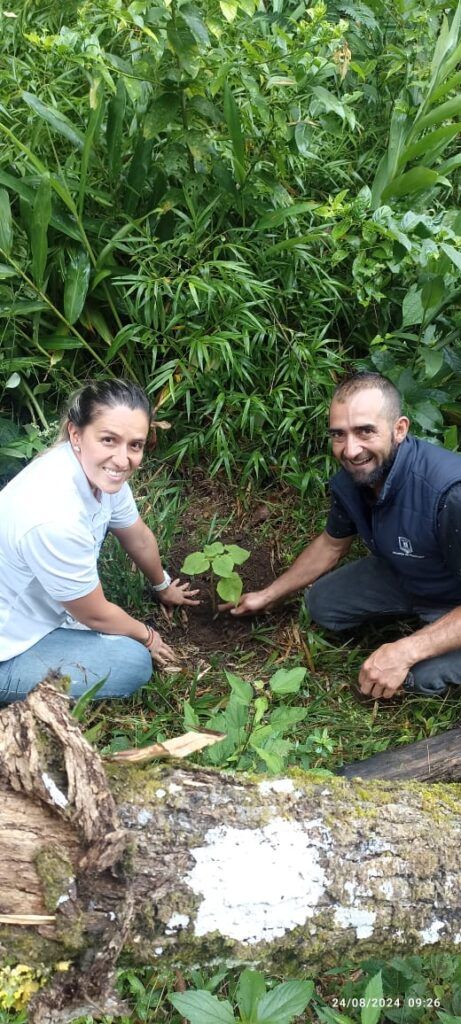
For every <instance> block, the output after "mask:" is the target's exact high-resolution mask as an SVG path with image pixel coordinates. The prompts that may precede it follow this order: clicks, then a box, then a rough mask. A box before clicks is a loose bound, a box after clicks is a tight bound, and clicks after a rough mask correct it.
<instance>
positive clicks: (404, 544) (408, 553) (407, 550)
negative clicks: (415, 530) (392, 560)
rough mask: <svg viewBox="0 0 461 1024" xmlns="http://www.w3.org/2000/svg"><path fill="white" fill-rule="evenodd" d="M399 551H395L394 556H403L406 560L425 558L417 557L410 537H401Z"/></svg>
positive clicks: (422, 556)
mask: <svg viewBox="0 0 461 1024" xmlns="http://www.w3.org/2000/svg"><path fill="white" fill-rule="evenodd" d="M399 549H400V550H399V551H393V552H392V554H393V555H403V556H404V557H406V558H424V555H415V553H414V551H413V544H412V543H411V540H409V539H408V537H399Z"/></svg>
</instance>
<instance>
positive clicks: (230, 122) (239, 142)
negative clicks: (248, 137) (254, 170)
mask: <svg viewBox="0 0 461 1024" xmlns="http://www.w3.org/2000/svg"><path fill="white" fill-rule="evenodd" d="M224 117H225V119H226V124H227V127H228V129H229V135H230V138H231V142H232V155H233V164H234V174H235V177H236V179H237V181H238V183H239V185H243V182H244V180H245V141H244V137H243V133H242V125H241V121H240V112H239V109H238V106H237V104H236V102H235V99H234V97H233V95H232V92H231V90H230V88H229V86H228V84H227V82H226V84H225V85H224Z"/></svg>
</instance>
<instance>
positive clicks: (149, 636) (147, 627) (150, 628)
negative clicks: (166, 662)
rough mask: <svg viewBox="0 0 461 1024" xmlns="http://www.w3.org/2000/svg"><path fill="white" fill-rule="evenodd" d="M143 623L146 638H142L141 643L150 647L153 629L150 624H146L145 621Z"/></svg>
mask: <svg viewBox="0 0 461 1024" xmlns="http://www.w3.org/2000/svg"><path fill="white" fill-rule="evenodd" d="M144 625H145V627H146V629H147V640H144V641H143V643H144V646H145V647H147V648H148V649H150V648H151V647H152V644H153V642H154V630H153V629H152V626H148V625H147V622H145V623H144Z"/></svg>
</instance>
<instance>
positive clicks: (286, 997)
mask: <svg viewBox="0 0 461 1024" xmlns="http://www.w3.org/2000/svg"><path fill="white" fill-rule="evenodd" d="M313 992H314V982H313V981H285V982H282V984H281V985H276V987H275V988H273V989H272V991H271V992H267V993H266V995H265V996H263V997H262V999H261V1000H260V1001H259V1003H258V1009H257V1013H256V1018H255V1024H256V1022H257V1024H290V1021H292V1020H293V1017H299V1016H300V1014H301V1013H303V1012H304V1010H305V1009H306V1006H307V1004H308V1002H309V1000H310V999H311V997H312V995H313Z"/></svg>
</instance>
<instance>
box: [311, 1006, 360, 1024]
mask: <svg viewBox="0 0 461 1024" xmlns="http://www.w3.org/2000/svg"><path fill="white" fill-rule="evenodd" d="M315 1012H316V1014H317V1017H318V1019H319V1020H320V1021H321V1024H354V1021H353V1020H352V1017H347V1016H346V1014H345V1013H338V1012H337V1011H336V1010H331V1009H330V1007H329V1006H316V1008H315Z"/></svg>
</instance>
